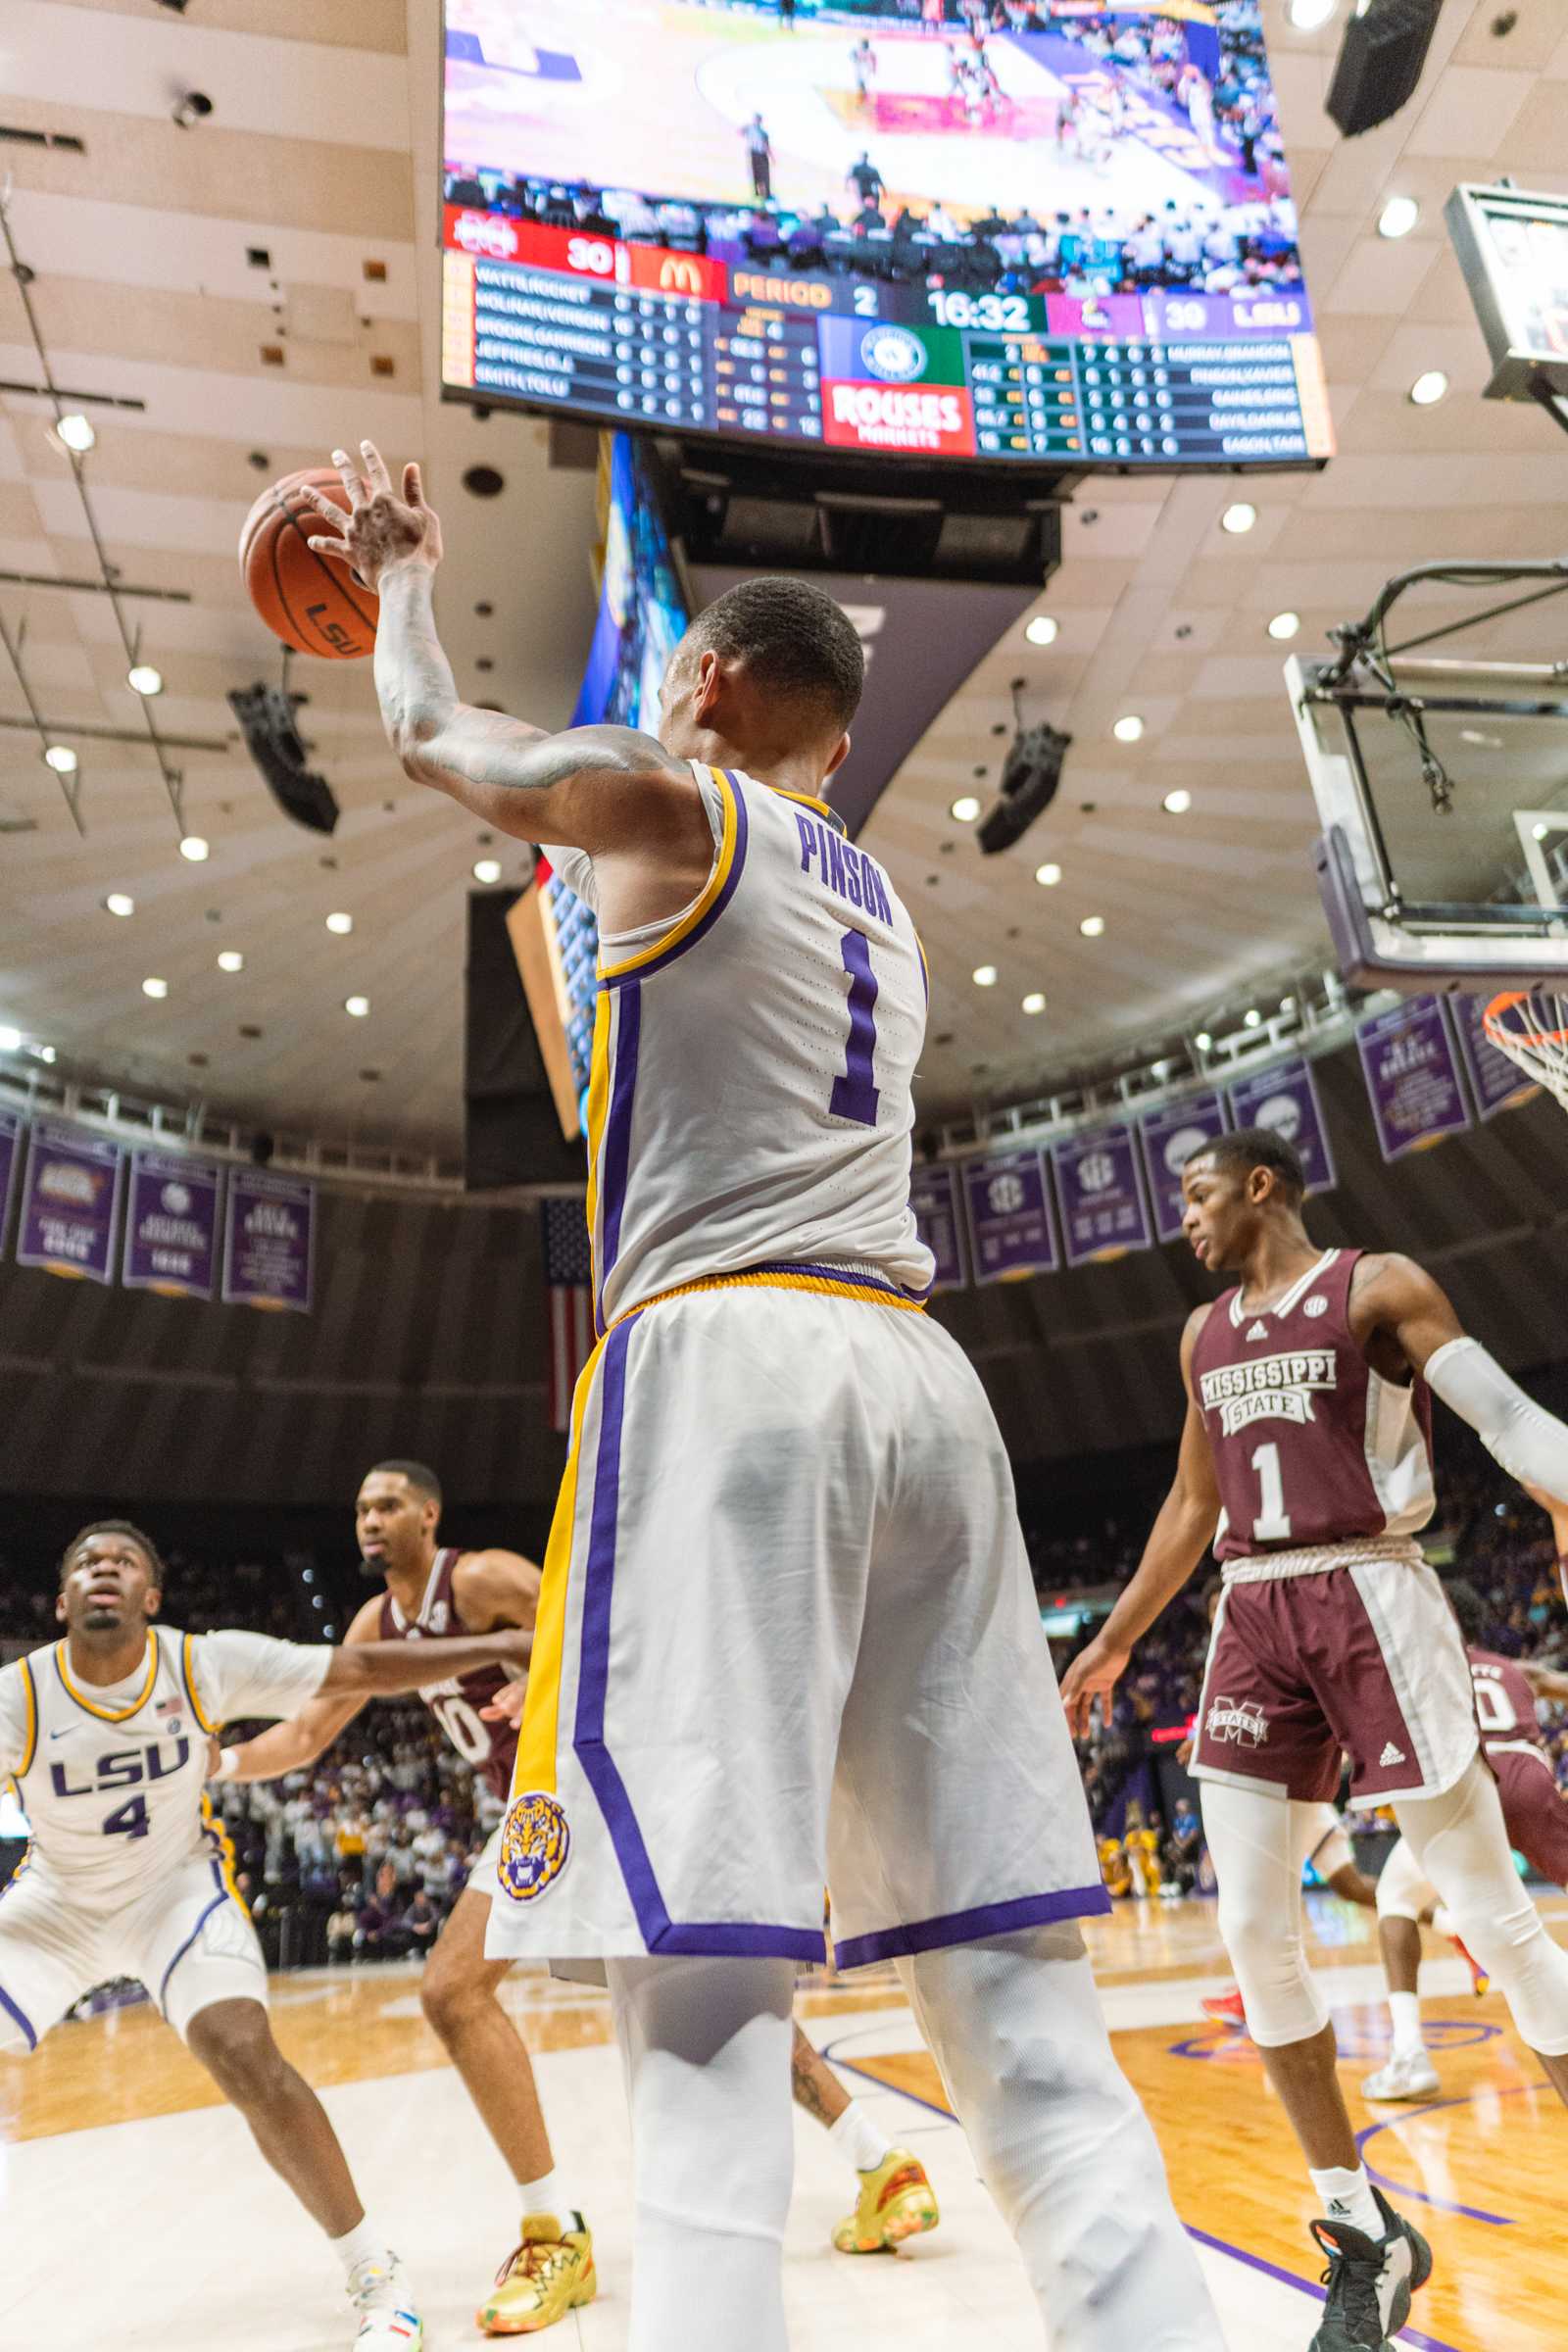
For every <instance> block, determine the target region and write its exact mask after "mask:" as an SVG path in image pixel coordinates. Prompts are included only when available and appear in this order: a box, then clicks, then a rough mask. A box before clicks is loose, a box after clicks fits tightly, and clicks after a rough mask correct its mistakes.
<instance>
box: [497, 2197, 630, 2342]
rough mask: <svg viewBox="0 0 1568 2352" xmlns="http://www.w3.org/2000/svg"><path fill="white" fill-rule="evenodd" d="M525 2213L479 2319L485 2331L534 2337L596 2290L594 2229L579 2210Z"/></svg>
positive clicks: (583, 2301)
mask: <svg viewBox="0 0 1568 2352" xmlns="http://www.w3.org/2000/svg"><path fill="white" fill-rule="evenodd" d="M564 2219H565V2221H566V2222H567V2223H574V2224H575V2225H576V2226H575V2228H567V2229H564V2228H563V2227H562V2222H561V2219H560V2218H558V2216H557V2215H555V2214H553V2213H525V2214H524V2215H523V2217H522V2242H521V2244H520V2245H518V2246H516V2247H515V2248H514V2250H513V2252H512V2253H510V2254H509V2255H508V2256H507V2259H506V2261H505V2262H504V2263H503V2264H502V2266H501V2268H500V2270H499V2271H498V2273H497V2274H496V2282H495V2284H494V2286H493V2287H492V2288H491V2289H490V2292H489V2294H488V2295H487V2296H486V2297H485V2299H484V2301H483V2302H482V2303H481V2304H480V2306H479V2309H478V2312H477V2313H476V2315H475V2317H476V2318H477V2321H478V2324H479V2326H480V2327H482V2328H483V2330H484V2332H485V2334H486V2335H534V2334H537V2332H538V2330H539V2329H540V2328H541V2327H554V2326H555V2324H556V2322H557V2321H558V2320H560V2319H564V2317H565V2315H566V2313H567V2312H568V2311H575V2310H576V2309H577V2307H578V2305H579V2304H581V2303H591V2302H592V2301H593V2299H594V2297H595V2295H596V2294H598V2292H599V2279H598V2277H597V2275H596V2273H595V2271H594V2240H593V2232H592V2230H591V2229H589V2228H588V2226H587V2224H586V2223H585V2222H584V2220H583V2218H582V2215H581V2214H580V2213H568V2214H567V2215H566V2216H565V2217H564Z"/></svg>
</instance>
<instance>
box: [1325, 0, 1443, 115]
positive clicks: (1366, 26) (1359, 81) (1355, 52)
mask: <svg viewBox="0 0 1568 2352" xmlns="http://www.w3.org/2000/svg"><path fill="white" fill-rule="evenodd" d="M1442 6H1443V0H1364V5H1363V6H1362V8H1361V9H1360V11H1359V12H1358V13H1357V14H1356V15H1354V16H1352V17H1351V19H1350V21H1349V23H1348V25H1346V27H1345V38H1344V40H1343V41H1342V42H1341V43H1340V56H1339V63H1338V64H1337V65H1336V67H1335V69H1334V79H1333V80H1332V81H1331V82H1330V84H1329V94H1328V98H1327V100H1326V102H1325V103H1326V104H1327V107H1328V111H1329V114H1330V116H1331V117H1332V119H1333V120H1334V122H1335V123H1338V125H1339V127H1340V129H1341V130H1343V131H1344V133H1345V135H1346V137H1347V138H1348V139H1350V138H1354V137H1355V135H1356V133H1357V132H1358V131H1363V130H1376V128H1377V126H1378V124H1379V123H1387V122H1388V120H1389V118H1390V116H1391V115H1397V113H1398V111H1399V109H1400V107H1401V106H1403V105H1405V104H1406V102H1407V101H1408V100H1409V99H1411V98H1412V97H1414V95H1415V87H1416V83H1417V82H1418V81H1419V80H1420V78H1421V70H1422V68H1423V67H1424V66H1425V64H1426V62H1427V51H1428V50H1429V49H1430V48H1431V46H1432V36H1433V34H1434V33H1435V32H1436V31H1437V29H1438V13H1439V11H1440V10H1441V8H1442Z"/></svg>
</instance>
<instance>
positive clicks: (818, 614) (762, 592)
mask: <svg viewBox="0 0 1568 2352" xmlns="http://www.w3.org/2000/svg"><path fill="white" fill-rule="evenodd" d="M685 644H686V647H687V649H688V650H689V651H690V652H692V653H693V654H704V653H710V652H711V653H715V654H723V655H726V656H728V657H729V658H730V659H731V660H733V661H740V662H745V663H746V666H747V668H748V670H749V671H750V672H751V674H752V676H753V677H754V678H755V679H756V680H757V683H758V684H759V685H760V686H761V687H762V688H763V689H764V690H765V691H766V692H767V693H769V694H774V695H777V696H778V697H779V698H780V700H782V701H788V702H794V703H799V704H800V705H801V706H802V707H803V708H804V709H806V710H809V711H810V712H811V713H812V715H813V716H814V717H819V718H820V720H821V722H822V726H823V729H824V732H825V731H826V730H827V729H828V728H829V727H831V728H833V729H834V730H836V731H837V732H839V733H841V734H842V732H843V730H844V729H845V728H846V727H847V726H848V725H849V723H850V721H851V719H852V718H853V717H854V716H855V713H856V711H858V708H859V703H860V690H861V688H862V687H863V686H864V684H865V656H864V654H863V653H862V652H861V651H860V640H859V639H858V637H857V635H856V634H855V628H854V624H853V622H852V621H851V620H850V618H849V615H848V614H847V613H845V612H844V611H843V610H842V609H841V608H840V607H839V606H838V605H836V604H835V603H834V601H833V599H832V597H830V596H829V595H828V593H827V591H826V590H825V589H823V588H815V587H813V586H812V585H811V583H810V581H809V580H787V579H761V580H741V581H740V582H739V583H738V584H737V585H736V586H735V587H733V588H726V589H725V591H724V593H723V595H722V596H719V597H715V598H714V600H713V602H712V603H711V605H708V606H705V608H704V609H703V611H702V612H701V613H698V615H697V618H696V619H695V620H694V621H693V622H692V625H691V627H690V628H689V629H688V630H687V632H686V639H685Z"/></svg>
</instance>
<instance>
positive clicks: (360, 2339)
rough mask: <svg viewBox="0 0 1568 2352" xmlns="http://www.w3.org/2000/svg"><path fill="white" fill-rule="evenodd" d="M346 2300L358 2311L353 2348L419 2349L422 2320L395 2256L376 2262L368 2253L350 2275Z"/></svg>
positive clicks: (377, 2351)
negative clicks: (358, 2324) (358, 2320)
mask: <svg viewBox="0 0 1568 2352" xmlns="http://www.w3.org/2000/svg"><path fill="white" fill-rule="evenodd" d="M349 2301H350V2302H351V2303H352V2304H353V2306H354V2308H355V2310H356V2311H357V2312H358V2313H359V2315H360V2327H359V2333H358V2334H357V2335H356V2336H355V2338H354V2352H421V2348H422V2346H423V2343H424V2323H423V2322H422V2320H421V2319H420V2318H419V2315H418V2313H417V2311H416V2310H415V2308H414V2289H413V2288H412V2287H411V2286H410V2284H409V2280H408V2274H407V2273H406V2272H405V2270H404V2268H403V2265H402V2263H401V2262H399V2260H398V2258H397V2256H396V2255H395V2254H392V2253H388V2254H387V2256H386V2258H385V2260H384V2261H380V2262H378V2261H377V2260H376V2258H375V2256H374V2255H373V2254H368V2255H367V2256H366V2258H365V2260H364V2261H363V2262H360V2263H356V2264H355V2266H354V2270H353V2273H352V2275H351V2276H350V2278H349Z"/></svg>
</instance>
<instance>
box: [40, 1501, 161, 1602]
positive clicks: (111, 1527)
mask: <svg viewBox="0 0 1568 2352" xmlns="http://www.w3.org/2000/svg"><path fill="white" fill-rule="evenodd" d="M89 1536H128V1537H129V1538H130V1540H131V1542H132V1543H133V1544H135V1546H136V1549H137V1550H138V1551H139V1552H140V1553H141V1556H142V1558H143V1559H144V1560H145V1561H146V1563H147V1566H148V1569H149V1570H150V1572H151V1575H152V1580H153V1583H154V1584H155V1585H157V1586H158V1587H159V1589H160V1590H162V1588H163V1585H164V1582H165V1579H166V1577H167V1576H168V1573H169V1572H168V1570H167V1569H166V1568H165V1566H164V1563H163V1559H162V1557H161V1556H160V1553H159V1549H158V1546H157V1544H155V1543H154V1542H153V1540H152V1538H151V1536H149V1535H144V1534H143V1532H142V1530H141V1529H140V1528H139V1527H137V1526H135V1525H133V1523H132V1522H131V1521H130V1520H129V1519H93V1520H89V1522H88V1524H87V1525H86V1526H85V1527H78V1528H77V1530H76V1532H75V1534H74V1535H73V1537H72V1539H71V1542H70V1543H69V1544H67V1545H66V1548H65V1550H64V1551H63V1552H62V1553H61V1555H60V1582H61V1583H62V1584H64V1583H65V1581H66V1579H67V1577H68V1576H69V1575H70V1574H71V1571H72V1569H73V1567H74V1566H75V1564H76V1554H77V1552H78V1551H79V1550H80V1549H81V1547H82V1545H83V1544H85V1543H86V1541H87V1538H88V1537H89Z"/></svg>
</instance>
